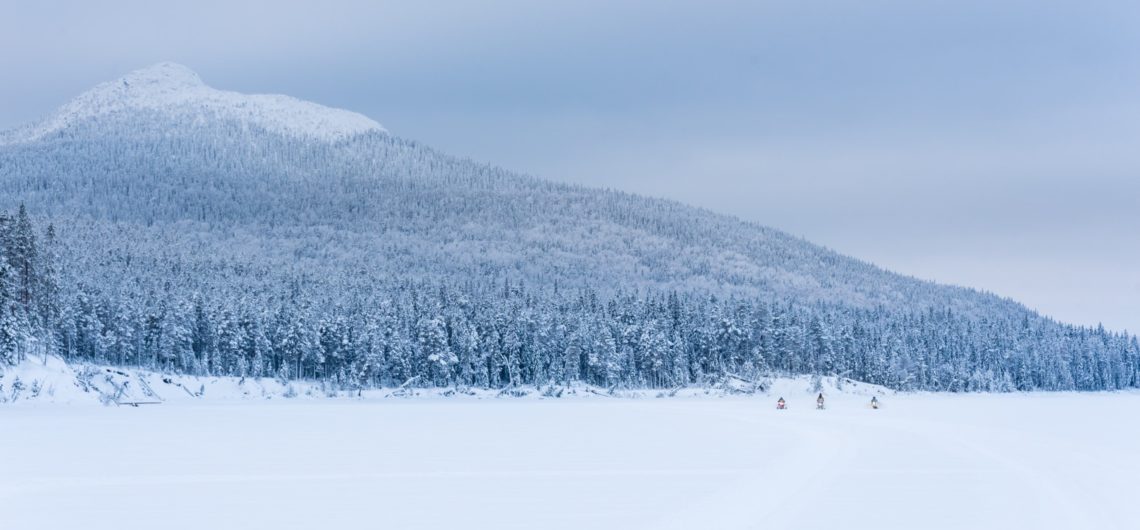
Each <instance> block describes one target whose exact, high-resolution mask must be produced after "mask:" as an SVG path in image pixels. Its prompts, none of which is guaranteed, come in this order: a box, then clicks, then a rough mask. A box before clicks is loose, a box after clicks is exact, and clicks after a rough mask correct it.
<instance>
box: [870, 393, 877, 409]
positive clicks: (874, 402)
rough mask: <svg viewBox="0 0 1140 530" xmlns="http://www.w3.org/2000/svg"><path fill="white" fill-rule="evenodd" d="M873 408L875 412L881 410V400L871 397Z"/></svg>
mask: <svg viewBox="0 0 1140 530" xmlns="http://www.w3.org/2000/svg"><path fill="white" fill-rule="evenodd" d="M871 408H873V409H875V410H878V409H879V398H877V397H875V396H871Z"/></svg>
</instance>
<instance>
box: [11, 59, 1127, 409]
mask: <svg viewBox="0 0 1140 530" xmlns="http://www.w3.org/2000/svg"><path fill="white" fill-rule="evenodd" d="M9 138H10V141H9V143H7V144H4V145H0V212H5V211H6V212H11V213H10V214H9V215H8V216H5V217H4V218H0V221H2V222H0V235H3V236H4V237H3V239H4V240H2V241H0V243H4V248H6V250H5V252H7V254H8V256H7V262H8V264H9V266H10V268H11V271H12V273H11V274H10V277H12V278H14V279H15V282H14V285H12V286H11V287H9V288H8V289H9V290H10V292H8V293H2V292H0V294H2V295H4V297H6V298H0V301H3V300H8V301H9V302H5V303H10V304H11V306H12V311H9V312H8V313H0V319H8V321H9V324H7V326H8V327H7V328H4V327H3V326H0V330H3V329H10V330H12V331H10V332H5V333H0V343H3V341H5V340H6V341H8V344H10V346H8V347H7V351H4V350H2V349H0V354H3V355H0V362H2V361H4V360H5V359H8V360H11V359H17V358H21V357H24V356H27V355H32V354H35V353H37V352H39V353H43V352H44V351H45V350H46V352H48V353H52V354H56V355H59V356H61V357H65V358H72V359H81V360H84V361H88V362H94V363H101V364H107V365H116V366H146V367H150V368H153V369H155V370H158V371H173V372H179V373H188V374H195V375H201V376H235V377H242V376H249V377H255V378H257V377H276V378H280V379H298V378H302V379H303V378H317V379H320V380H322V381H326V382H328V383H329V384H330V385H337V386H338V387H341V388H345V389H352V388H361V387H363V388H369V387H375V386H382V387H392V386H396V385H400V384H403V383H404V382H406V381H415V384H416V385H417V386H424V387H433V386H434V387H446V386H454V385H459V386H471V387H476V388H494V389H498V388H503V387H513V386H517V385H530V386H543V385H547V384H550V383H551V382H557V383H559V384H562V385H568V384H571V383H584V384H589V385H593V386H596V387H601V388H607V389H609V388H620V389H640V388H654V389H669V388H676V387H684V386H689V385H705V384H712V382H715V381H719V380H722V379H723V378H724V377H729V376H737V377H744V378H746V379H755V378H757V377H760V376H763V375H767V374H771V373H777V374H793V375H794V374H809V373H822V374H825V375H832V376H836V375H844V376H846V377H850V378H852V379H857V380H863V381H868V382H872V383H876V384H882V385H886V386H889V387H892V388H897V389H908V390H913V389H931V390H949V391H977V390H1001V391H1009V390H1032V389H1050V390H1060V389H1082V390H1092V389H1118V388H1128V387H1134V386H1137V385H1140V343H1138V342H1137V340H1136V338H1135V337H1131V336H1128V335H1124V334H1119V333H1113V332H1111V331H1107V330H1104V329H1089V328H1079V327H1074V326H1067V325H1064V324H1061V323H1057V322H1054V321H1052V320H1050V319H1049V318H1047V317H1044V316H1041V315H1038V314H1036V313H1034V312H1032V311H1029V310H1028V309H1026V308H1025V307H1023V306H1021V305H1019V304H1017V303H1016V302H1014V301H1011V300H1007V299H1001V298H998V297H996V296H993V295H990V294H987V293H982V292H978V291H975V290H971V289H966V288H960V287H952V286H944V285H938V284H934V283H931V282H925V281H920V280H917V279H914V278H909V277H905V276H902V275H898V274H894V273H891V272H889V271H885V270H882V269H880V268H878V267H875V266H873V265H871V264H868V263H866V262H862V261H859V260H857V259H854V258H850V257H846V256H842V255H839V254H837V253H835V252H832V251H830V250H828V249H825V248H822V247H819V246H816V245H813V244H811V243H809V242H806V241H803V240H801V239H797V238H794V237H791V236H789V235H787V234H784V233H782V232H780V231H778V230H774V229H771V228H768V227H764V226H760V225H757V224H755V223H749V222H744V221H741V220H739V219H736V218H732V217H729V216H724V215H718V214H716V213H713V212H709V211H706V210H702V209H698V208H694V207H690V206H686V205H683V204H679V203H676V202H672V201H665V200H660V199H653V198H647V197H641V196H636V195H630V194H625V193H620V192H616V191H609V190H598V189H588V188H583V187H579V186H570V185H565V184H558V183H552V182H547V181H543V180H539V179H536V178H533V177H530V176H526V175H520V174H516V173H512V172H510V171H507V170H504V169H501V168H496V167H492V166H488V165H485V164H480V163H477V162H473V161H470V160H465V159H459V158H455V157H451V156H448V155H445V154H443V153H439V152H437V151H435V150H433V149H430V148H428V147H425V146H423V145H420V144H418V143H416V142H413V141H408V140H404V139H400V138H397V137H394V136H391V135H389V134H387V133H386V132H384V131H383V129H381V128H380V127H379V125H377V124H375V122H372V121H371V120H368V119H367V118H363V117H361V116H358V115H355V114H352V113H347V112H345V111H336V110H332V109H326V108H324V107H320V106H318V105H315V104H311V103H305V102H299V101H296V100H293V99H290V98H285V97H279V96H244V95H238V94H233V93H229V92H221V91H218V90H215V89H212V88H209V87H206V86H205V85H203V84H202V83H201V81H200V80H199V79H198V77H197V76H196V75H195V74H194V73H193V72H191V71H189V70H187V69H185V68H184V67H180V66H176V65H170V64H164V65H158V66H156V67H152V68H149V69H145V70H141V71H139V72H135V73H132V74H128V75H127V76H126V77H124V78H122V79H120V80H117V81H113V82H110V83H107V84H104V85H100V86H99V87H96V88H95V89H93V90H91V91H90V92H88V93H86V94H84V95H82V96H80V97H79V98H77V99H76V100H75V101H74V102H72V103H70V104H68V105H65V106H64V107H63V109H61V110H60V111H59V113H57V114H56V115H55V117H53V118H49V119H48V120H46V121H45V122H43V123H40V124H35V125H32V126H30V127H29V128H26V129H22V130H20V131H15V132H13V133H10V135H9ZM20 204H24V205H26V211H25V212H24V213H22V214H21V213H17V206H18V205H20ZM49 225H50V226H51V230H50V231H49V230H48V227H49ZM0 291H3V289H0ZM0 324H3V322H0ZM5 337H8V338H5Z"/></svg>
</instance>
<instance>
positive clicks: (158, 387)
mask: <svg viewBox="0 0 1140 530" xmlns="http://www.w3.org/2000/svg"><path fill="white" fill-rule="evenodd" d="M818 392H823V393H824V394H825V395H826V396H827V397H828V398H829V399H837V400H840V401H850V400H858V401H866V400H869V399H870V396H872V395H879V396H882V395H889V394H893V393H894V391H892V390H889V389H886V388H884V387H881V386H877V385H871V384H867V383H860V382H856V381H851V380H849V379H839V378H834V377H827V378H812V377H807V376H803V377H790V378H776V379H765V380H762V381H746V380H743V379H739V378H732V377H730V378H726V379H724V380H722V381H720V382H717V383H715V384H712V385H710V386H708V387H683V388H676V389H669V390H660V389H656V390H655V389H637V390H628V389H617V388H613V389H605V388H598V387H593V386H589V385H582V384H572V385H569V386H562V385H548V386H543V387H537V388H536V387H517V388H508V389H502V390H494V389H471V388H414V387H402V388H381V389H369V390H362V391H355V390H345V389H337V388H331V387H328V386H326V385H322V384H321V383H317V382H312V381H287V382H282V381H280V380H277V379H274V378H252V377H250V378H239V377H196V376H187V375H176V374H161V373H155V372H150V371H146V370H137V369H131V368H122V367H112V366H98V365H89V364H68V363H66V362H64V361H63V359H60V358H59V357H54V356H48V357H37V358H32V359H27V360H25V361H24V362H22V363H21V364H19V365H17V366H14V367H7V368H2V369H0V404H20V403H102V404H104V405H132V406H142V405H152V404H161V403H168V402H185V401H203V400H207V401H232V400H250V399H255V400H256V399H281V398H337V397H339V398H360V399H385V398H427V399H431V398H453V399H490V398H512V399H549V398H562V399H569V398H589V399H638V398H649V399H652V398H697V397H711V398H716V397H726V396H737V395H739V396H763V397H770V398H771V399H776V396H780V397H783V398H785V399H786V400H788V402H789V406H790V407H793V406H807V405H809V404H813V403H814V398H815V395H816V393H818ZM801 403H802V405H800V404H801ZM812 406H814V405H812Z"/></svg>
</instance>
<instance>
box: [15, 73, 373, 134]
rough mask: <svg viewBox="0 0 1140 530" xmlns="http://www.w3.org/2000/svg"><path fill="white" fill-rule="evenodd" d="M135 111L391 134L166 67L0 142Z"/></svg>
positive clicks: (353, 117)
mask: <svg viewBox="0 0 1140 530" xmlns="http://www.w3.org/2000/svg"><path fill="white" fill-rule="evenodd" d="M132 111H157V112H158V113H159V115H160V116H161V115H165V116H168V117H169V118H171V122H172V123H184V122H191V123H205V122H209V121H231V122H239V123H241V124H243V125H252V126H255V127H260V128H263V129H265V130H267V131H270V132H275V133H278V134H282V135H286V136H292V137H299V138H306V139H317V140H323V141H335V140H340V139H344V138H348V137H351V136H355V135H358V134H364V133H368V132H381V133H383V132H387V131H386V130H385V129H384V128H383V127H382V126H380V124H379V123H376V122H375V121H373V120H371V119H369V118H368V117H366V116H363V115H361V114H357V113H355V112H350V111H347V110H342V109H335V108H330V107H325V106H322V105H318V104H316V103H311V102H308V101H302V100H299V99H296V98H293V97H289V96H282V95H266V94H241V93H238V92H228V91H223V90H217V89H215V88H211V87H210V86H208V85H206V84H205V83H203V82H202V78H201V77H199V76H198V74H197V73H196V72H194V71H193V70H191V69H190V68H187V67H186V66H183V65H181V64H177V63H171V62H163V63H158V64H155V65H153V66H149V67H146V68H142V69H139V70H135V71H133V72H130V73H128V74H126V75H124V76H122V77H120V78H118V79H116V80H114V81H109V82H106V83H101V84H99V85H96V86H95V87H94V88H92V89H91V90H88V91H87V92H84V93H83V94H81V95H79V96H78V97H76V98H75V99H73V100H72V101H70V102H69V103H67V104H66V105H64V106H63V107H61V108H60V109H59V110H58V111H56V113H55V114H53V115H52V116H50V117H49V118H47V119H45V120H43V121H41V122H39V123H36V124H33V125H31V126H29V127H25V128H23V129H21V130H18V131H14V132H13V133H10V134H9V135H7V136H8V137H7V138H0V140H3V141H0V143H16V142H26V141H32V140H35V139H38V138H41V137H43V136H46V135H48V134H50V133H53V132H56V131H61V130H65V129H67V128H69V127H72V126H73V125H75V124H78V123H82V122H86V121H89V120H95V119H98V118H100V117H102V116H107V115H111V114H120V113H129V112H132Z"/></svg>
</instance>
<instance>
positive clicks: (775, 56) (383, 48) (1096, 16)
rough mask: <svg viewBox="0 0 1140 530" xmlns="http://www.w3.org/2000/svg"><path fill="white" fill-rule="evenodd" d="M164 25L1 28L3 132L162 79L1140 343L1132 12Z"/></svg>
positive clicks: (608, 10)
mask: <svg viewBox="0 0 1140 530" xmlns="http://www.w3.org/2000/svg"><path fill="white" fill-rule="evenodd" d="M158 4H160V2H152V1H138V2H51V1H40V2H35V3H31V2H24V3H20V4H19V5H9V6H6V7H5V9H4V13H3V16H2V17H0V101H3V102H4V103H3V105H0V128H9V127H12V126H15V125H18V124H20V123H23V122H26V121H29V120H33V119H35V118H37V117H40V116H42V115H45V114H47V113H49V112H50V111H51V110H53V109H54V108H55V107H57V106H58V105H60V104H62V103H64V102H65V101H67V100H68V99H69V98H71V97H73V96H75V95H77V94H78V93H80V92H82V91H83V90H85V89H87V88H89V87H90V86H92V85H94V84H96V83H98V82H101V81H106V80H110V79H113V78H115V77H118V76H120V75H122V74H124V73H126V72H128V71H130V70H133V69H136V68H140V67H143V66H147V65H150V64H153V63H156V62H160V61H175V62H179V63H183V64H185V65H187V66H189V67H190V68H192V69H194V70H196V71H197V72H198V73H199V74H200V75H201V77H202V78H203V80H205V82H206V83H208V84H210V85H212V86H214V87H217V88H223V89H230V90H238V91H243V92H272V93H285V94H290V95H293V96H297V97H300V98H303V99H309V100H313V101H316V102H319V103H323V104H326V105H331V106H337V107H343V108H347V109H351V110H355V111H357V112H361V113H363V114H366V115H368V116H369V117H372V118H374V119H375V120H377V121H379V122H380V123H382V124H383V125H384V126H385V127H387V128H388V129H389V130H390V131H391V132H392V133H394V134H396V135H398V136H403V137H407V138H412V139H416V140H420V141H422V142H424V143H426V144H429V145H433V146H435V147H438V148H440V149H442V150H444V151H448V152H451V153H454V154H459V155H465V156H470V157H472V158H475V159H478V160H483V161H489V162H493V163H496V164H499V165H502V166H505V167H508V168H511V169H515V170H520V171H524V172H528V173H532V174H535V175H538V176H542V177H546V178H550V179H556V180H563V181H573V182H580V183H585V184H590V185H597V186H606V187H611V188H618V189H623V190H629V191H634V192H638V193H643V194H647V195H653V196H658V197H668V198H674V199H678V200H681V201H685V202H688V203H692V204H696V205H700V206H704V207H708V208H710V209H713V210H717V211H721V212H725V213H730V214H734V215H737V216H739V217H742V218H745V219H749V220H754V221H758V222H760V223H763V224H766V225H770V226H773V227H776V228H780V229H782V230H785V231H788V232H790V233H793V234H795V235H799V236H803V237H805V238H807V239H809V240H812V241H815V242H817V243H821V244H823V245H826V246H828V247H831V248H833V249H836V250H839V251H841V252H844V253H846V254H850V255H853V256H856V257H859V258H862V259H865V260H868V261H872V262H874V263H877V264H879V265H882V266H884V267H887V268H889V269H893V270H896V271H899V272H903V273H907V274H911V275H914V276H918V277H921V278H927V279H933V280H937V281H940V282H945V283H954V284H960V285H966V286H971V287H977V288H981V289H985V290H989V291H992V292H995V293H997V294H1000V295H1004V296H1010V297H1013V298H1015V299H1017V300H1019V301H1022V302H1024V303H1026V304H1027V305H1029V306H1030V307H1032V308H1035V309H1038V310H1040V311H1042V312H1044V313H1046V314H1049V315H1052V316H1055V317H1057V318H1058V319H1060V320H1063V321H1068V322H1073V323H1080V324H1090V325H1095V324H1097V323H1098V322H1103V323H1104V324H1105V325H1106V326H1107V327H1109V328H1113V329H1118V330H1123V329H1128V330H1130V331H1133V332H1137V331H1140V266H1138V264H1140V2H1135V1H1132V0H1122V1H1115V2H1099V1H1096V0H1092V1H1089V0H1084V1H1072V2H1048V1H1043V0H1034V1H1019V0H1003V1H1001V2H994V1H993V0H984V1H976V0H954V1H935V0H927V1H922V2H914V1H913V0H909V1H897V2H896V1H877V0H853V1H849V2H832V1H825V0H813V1H809V2H803V1H796V0H785V1H772V2H764V1H758V0H753V1H741V2H727V1H709V0H704V1H694V2H668V1H662V0H654V1H645V2H640V1H630V2H615V1H612V0H606V1H595V0H574V1H569V2H554V1H546V0H543V1H537V2H536V1H533V0H519V1H497V0H496V1H480V2H435V1H424V0H419V1H415V2H412V1H408V2H380V1H370V2H342V3H337V2H331V1H325V2H319V3H318V2H312V3H310V4H311V5H308V6H300V5H297V6H292V5H290V4H289V3H287V2H283V1H280V0H279V1H272V2H270V1H266V2H239V1H235V0H226V1H216V0H197V1H195V2H182V3H180V5H175V6H163V5H158ZM318 4H320V5H318Z"/></svg>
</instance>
